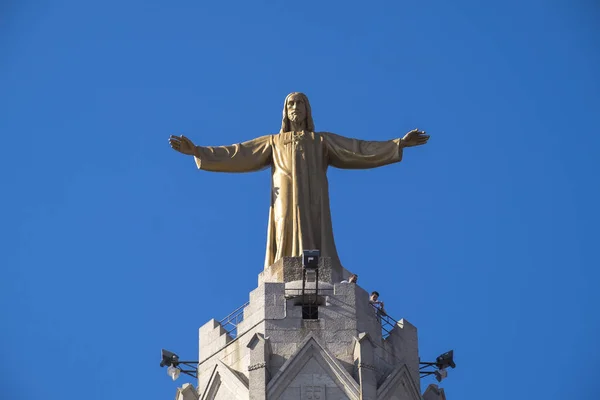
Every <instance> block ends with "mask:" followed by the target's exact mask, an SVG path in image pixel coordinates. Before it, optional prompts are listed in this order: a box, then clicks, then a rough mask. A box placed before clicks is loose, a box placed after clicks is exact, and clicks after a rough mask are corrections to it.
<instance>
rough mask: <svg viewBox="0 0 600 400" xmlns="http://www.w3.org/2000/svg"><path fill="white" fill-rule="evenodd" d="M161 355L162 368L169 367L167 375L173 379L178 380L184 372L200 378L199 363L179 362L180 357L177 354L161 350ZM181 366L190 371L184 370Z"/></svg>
mask: <svg viewBox="0 0 600 400" xmlns="http://www.w3.org/2000/svg"><path fill="white" fill-rule="evenodd" d="M160 355H161V361H160V366H161V367H168V368H167V375H169V376H170V377H171V379H173V380H176V379H177V378H179V375H180V374H181V373H182V372H183V373H184V374H186V375H189V376H191V377H193V378H197V377H198V361H179V356H178V355H177V354H175V353H173V352H171V351H169V350H165V349H162V350H161V354H160ZM181 365H184V366H186V367H188V368H190V369H182V368H181Z"/></svg>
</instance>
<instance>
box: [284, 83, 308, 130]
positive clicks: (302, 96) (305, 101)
mask: <svg viewBox="0 0 600 400" xmlns="http://www.w3.org/2000/svg"><path fill="white" fill-rule="evenodd" d="M293 95H298V96H300V98H302V100H303V101H304V105H305V106H306V130H307V131H308V132H314V131H315V123H314V122H313V118H312V111H311V110H310V103H309V102H308V97H306V95H305V94H304V93H300V92H293V93H290V94H288V95H287V96H286V98H285V101H284V102H283V119H282V121H281V130H280V131H279V132H281V133H283V132H289V131H290V120H289V119H288V115H287V103H288V100H289V98H290V97H292V96H293Z"/></svg>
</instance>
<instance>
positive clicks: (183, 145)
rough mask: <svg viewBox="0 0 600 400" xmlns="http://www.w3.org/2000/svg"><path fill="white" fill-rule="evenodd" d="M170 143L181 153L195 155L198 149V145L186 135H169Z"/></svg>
mask: <svg viewBox="0 0 600 400" xmlns="http://www.w3.org/2000/svg"><path fill="white" fill-rule="evenodd" d="M169 144H170V145H171V147H172V148H173V149H174V150H177V151H178V152H180V153H183V154H187V155H189V156H193V155H194V154H195V151H196V145H194V143H193V142H192V141H191V140H190V139H188V138H186V137H185V136H183V135H181V136H173V135H171V137H169Z"/></svg>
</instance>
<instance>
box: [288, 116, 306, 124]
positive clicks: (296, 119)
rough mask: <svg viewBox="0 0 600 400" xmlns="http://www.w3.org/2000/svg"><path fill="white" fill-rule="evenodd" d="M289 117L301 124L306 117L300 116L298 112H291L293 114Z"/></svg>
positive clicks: (295, 122)
mask: <svg viewBox="0 0 600 400" xmlns="http://www.w3.org/2000/svg"><path fill="white" fill-rule="evenodd" d="M288 118H289V119H290V121H292V122H293V123H294V124H301V123H302V122H304V118H303V117H300V116H299V115H298V114H291V115H289V116H288Z"/></svg>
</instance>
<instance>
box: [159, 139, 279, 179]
mask: <svg viewBox="0 0 600 400" xmlns="http://www.w3.org/2000/svg"><path fill="white" fill-rule="evenodd" d="M169 143H170V144H171V147H172V148H173V149H175V150H177V151H179V152H180V153H183V154H187V155H193V156H194V159H195V161H196V165H197V166H198V168H199V169H203V170H206V171H213V172H252V171H258V170H260V169H262V168H264V167H266V166H267V165H269V163H270V162H271V150H272V144H273V140H272V136H271V135H268V136H262V137H259V138H256V139H252V140H249V141H247V142H243V143H238V144H232V145H230V146H196V145H194V143H193V142H192V141H191V140H190V139H188V138H187V137H185V136H183V135H181V136H171V137H170V138H169Z"/></svg>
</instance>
